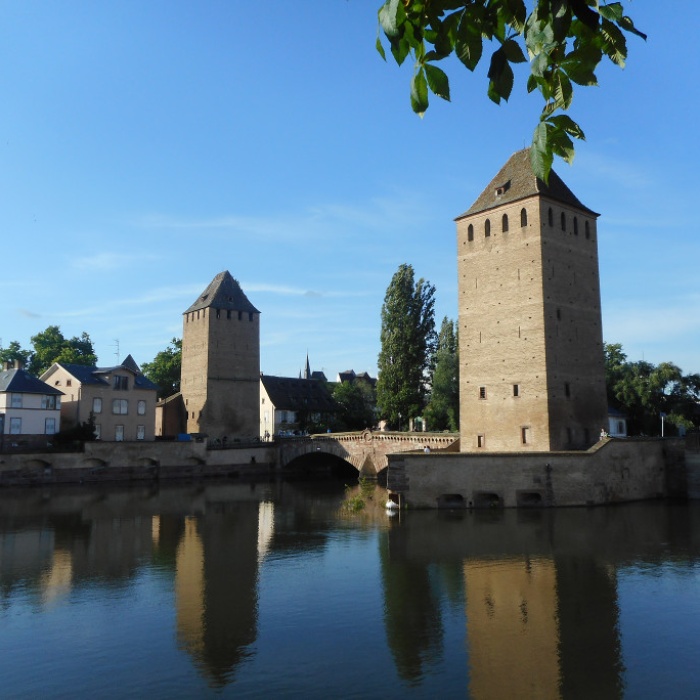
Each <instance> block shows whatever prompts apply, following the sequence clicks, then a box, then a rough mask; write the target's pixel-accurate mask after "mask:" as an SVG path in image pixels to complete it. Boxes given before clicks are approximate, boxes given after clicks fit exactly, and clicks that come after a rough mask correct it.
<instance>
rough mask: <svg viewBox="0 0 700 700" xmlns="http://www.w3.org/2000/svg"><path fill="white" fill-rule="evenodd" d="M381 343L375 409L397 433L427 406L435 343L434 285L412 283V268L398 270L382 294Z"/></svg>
mask: <svg viewBox="0 0 700 700" xmlns="http://www.w3.org/2000/svg"><path fill="white" fill-rule="evenodd" d="M380 340H381V350H380V352H379V359H378V367H379V378H378V379H377V407H378V409H379V414H380V416H381V417H382V418H384V419H385V420H386V421H387V422H388V424H389V425H390V426H391V427H395V428H399V429H400V427H401V425H402V423H403V422H404V421H408V419H409V418H415V417H416V416H419V415H420V413H421V411H422V409H423V407H424V405H425V395H426V384H427V380H428V376H427V373H428V370H429V368H430V366H431V362H432V358H433V354H434V352H435V345H436V335H435V287H434V286H433V285H432V284H430V283H429V282H427V281H425V280H424V279H423V278H421V279H419V280H418V282H415V281H414V272H413V267H411V265H406V264H403V265H400V266H399V269H398V270H397V272H396V273H395V274H394V276H393V277H392V280H391V283H390V284H389V287H388V289H387V291H386V295H385V297H384V304H383V305H382V329H381V336H380Z"/></svg>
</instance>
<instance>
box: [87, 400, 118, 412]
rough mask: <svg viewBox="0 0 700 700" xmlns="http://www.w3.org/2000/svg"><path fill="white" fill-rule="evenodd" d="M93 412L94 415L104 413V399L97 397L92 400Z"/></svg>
mask: <svg viewBox="0 0 700 700" xmlns="http://www.w3.org/2000/svg"><path fill="white" fill-rule="evenodd" d="M117 400H118V399H117ZM92 412H93V413H102V399H101V398H100V397H99V396H96V397H95V398H94V399H93V400H92Z"/></svg>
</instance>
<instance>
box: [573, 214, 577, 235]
mask: <svg viewBox="0 0 700 700" xmlns="http://www.w3.org/2000/svg"><path fill="white" fill-rule="evenodd" d="M574 236H578V219H577V218H576V217H574Z"/></svg>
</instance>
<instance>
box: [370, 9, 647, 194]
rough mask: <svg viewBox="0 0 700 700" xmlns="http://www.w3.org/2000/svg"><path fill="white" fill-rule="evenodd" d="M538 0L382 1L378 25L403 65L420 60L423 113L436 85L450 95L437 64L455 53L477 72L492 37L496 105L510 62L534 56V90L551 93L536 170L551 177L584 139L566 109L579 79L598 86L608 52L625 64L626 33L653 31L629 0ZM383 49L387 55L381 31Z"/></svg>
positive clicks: (535, 144) (417, 86)
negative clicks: (641, 26) (635, 15)
mask: <svg viewBox="0 0 700 700" xmlns="http://www.w3.org/2000/svg"><path fill="white" fill-rule="evenodd" d="M532 5H533V7H532V10H531V11H530V13H529V14H528V11H527V8H526V3H525V0H386V2H384V4H383V5H382V6H381V7H380V8H379V26H380V28H381V30H382V31H383V32H384V35H385V37H386V39H387V40H388V43H389V47H390V50H391V53H392V55H393V57H394V59H395V60H396V62H397V63H398V64H399V65H401V64H402V63H403V62H404V60H405V59H406V57H407V56H409V55H410V56H411V57H412V58H413V59H414V60H415V67H414V71H413V77H412V79H411V106H412V107H413V111H414V112H416V113H418V114H419V115H421V116H422V115H423V114H424V113H425V111H426V110H427V109H428V92H429V91H430V92H432V93H433V94H435V95H437V96H438V97H442V98H443V99H444V100H448V101H449V99H450V84H449V80H448V77H447V74H446V73H445V71H444V70H442V68H439V67H438V66H437V65H436V64H437V63H438V62H439V61H442V60H443V59H445V58H447V57H448V56H450V55H451V54H453V53H454V54H455V55H456V56H457V58H458V59H459V60H460V61H461V62H462V63H463V64H464V66H465V67H466V68H468V69H469V70H470V71H473V70H474V69H475V68H476V67H477V65H479V62H480V61H481V59H482V56H483V52H484V43H485V40H488V41H489V42H491V43H492V44H494V45H495V46H496V48H495V50H494V51H493V53H492V54H491V58H490V61H489V68H488V73H487V77H488V81H489V82H488V88H487V94H488V97H489V99H491V100H493V101H494V102H495V103H496V104H499V103H500V101H501V100H506V101H507V100H508V98H509V97H510V94H511V91H512V90H513V84H514V82H515V75H514V73H513V68H512V66H511V64H515V63H525V62H527V61H529V63H530V75H529V76H528V78H527V91H528V92H533V91H535V90H537V91H539V92H540V94H541V95H542V98H543V100H544V107H543V108H542V112H541V114H540V118H539V123H538V124H537V126H536V127H535V131H534V134H533V138H532V148H531V149H530V159H531V161H532V167H533V171H534V172H535V174H536V175H537V176H538V177H540V178H541V179H542V180H544V181H545V182H547V180H548V177H549V172H550V170H551V167H552V161H553V158H554V156H555V155H557V156H560V157H561V158H563V159H564V160H566V161H567V162H568V163H571V162H572V161H573V158H574V145H573V142H572V140H571V139H572V138H576V139H583V138H584V134H583V130H582V129H581V127H580V126H579V125H578V124H577V123H576V122H575V121H574V120H573V119H571V117H570V116H569V115H568V114H566V113H565V112H566V111H567V110H568V109H569V107H570V106H571V102H572V100H573V96H574V84H576V85H582V86H589V85H597V84H598V80H597V78H596V74H595V71H596V68H597V67H598V64H599V63H600V62H601V60H602V59H603V57H604V56H607V58H608V59H610V60H611V61H612V62H613V63H615V64H616V65H618V66H620V67H621V68H622V67H624V65H625V60H626V58H627V43H626V39H625V34H624V33H623V32H629V33H632V34H636V35H637V36H639V37H642V38H643V39H646V35H645V34H643V33H642V32H640V31H639V30H638V29H636V28H635V26H634V23H633V22H632V20H631V19H630V17H629V16H627V15H626V14H625V7H624V2H609V3H599V1H598V0H536V1H535V2H533V3H532ZM377 50H378V51H379V53H380V54H381V55H382V57H383V58H384V59H385V60H386V53H385V51H384V46H383V45H382V41H381V38H380V37H379V36H378V37H377Z"/></svg>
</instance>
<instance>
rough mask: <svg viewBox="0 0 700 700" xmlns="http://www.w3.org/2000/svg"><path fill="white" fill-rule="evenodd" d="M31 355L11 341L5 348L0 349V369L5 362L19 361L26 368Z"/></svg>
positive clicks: (14, 341)
mask: <svg viewBox="0 0 700 700" xmlns="http://www.w3.org/2000/svg"><path fill="white" fill-rule="evenodd" d="M31 355H32V353H31V352H30V351H29V350H22V347H21V346H20V344H19V343H18V342H17V341H16V340H13V341H12V342H11V343H10V344H9V345H8V346H7V347H6V348H0V367H2V366H4V363H5V362H14V361H15V360H19V361H20V362H21V363H22V365H23V366H24V367H26V366H28V364H29V358H30V357H31Z"/></svg>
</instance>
